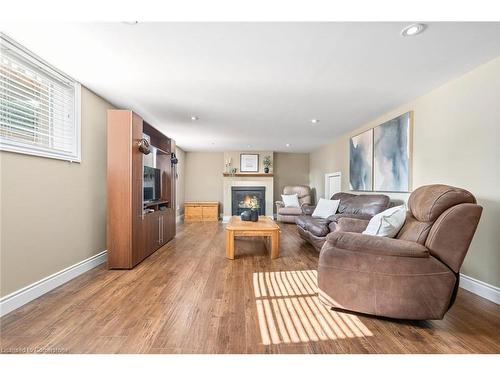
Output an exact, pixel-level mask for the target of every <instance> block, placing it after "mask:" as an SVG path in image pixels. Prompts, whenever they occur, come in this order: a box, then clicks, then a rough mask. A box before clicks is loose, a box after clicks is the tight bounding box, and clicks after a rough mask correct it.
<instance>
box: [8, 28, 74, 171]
mask: <svg viewBox="0 0 500 375" xmlns="http://www.w3.org/2000/svg"><path fill="white" fill-rule="evenodd" d="M0 43H1V51H0V149H1V150H5V151H12V152H20V153H25V154H30V155H38V156H45V157H51V158H56V159H63V160H70V161H80V85H79V84H78V83H77V82H75V81H74V80H72V79H71V78H69V77H67V76H66V75H64V74H63V73H61V72H59V71H57V70H56V69H55V68H53V67H51V66H50V65H48V64H47V63H45V62H44V61H43V60H41V59H40V58H39V57H37V56H35V55H34V54H33V53H31V52H29V51H27V50H26V49H24V48H23V47H22V46H20V45H19V44H17V43H16V42H14V41H13V40H12V39H10V38H8V37H6V36H5V35H3V34H0Z"/></svg>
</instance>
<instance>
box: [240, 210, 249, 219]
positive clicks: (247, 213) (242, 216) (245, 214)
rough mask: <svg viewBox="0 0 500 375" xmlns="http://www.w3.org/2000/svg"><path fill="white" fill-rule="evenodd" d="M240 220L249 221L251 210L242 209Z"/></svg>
mask: <svg viewBox="0 0 500 375" xmlns="http://www.w3.org/2000/svg"><path fill="white" fill-rule="evenodd" d="M240 217H241V221H251V219H252V212H251V211H250V210H246V211H243V212H242V213H241V215H240Z"/></svg>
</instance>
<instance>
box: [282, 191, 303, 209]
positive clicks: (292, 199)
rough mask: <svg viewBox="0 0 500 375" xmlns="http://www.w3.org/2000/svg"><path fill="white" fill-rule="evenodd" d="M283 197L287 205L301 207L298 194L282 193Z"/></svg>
mask: <svg viewBox="0 0 500 375" xmlns="http://www.w3.org/2000/svg"><path fill="white" fill-rule="evenodd" d="M281 199H282V200H283V203H284V204H285V207H300V203H299V197H298V196H297V194H290V195H284V194H282V195H281Z"/></svg>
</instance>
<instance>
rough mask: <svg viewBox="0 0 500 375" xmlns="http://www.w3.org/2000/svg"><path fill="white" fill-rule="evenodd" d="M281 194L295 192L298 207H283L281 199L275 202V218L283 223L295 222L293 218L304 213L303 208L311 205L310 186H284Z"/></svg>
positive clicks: (305, 208)
mask: <svg viewBox="0 0 500 375" xmlns="http://www.w3.org/2000/svg"><path fill="white" fill-rule="evenodd" d="M283 194H285V195H291V194H297V197H298V199H299V203H300V207H285V204H284V203H283V202H282V201H277V202H276V214H277V220H278V221H282V222H284V223H295V219H296V218H297V217H298V216H300V215H302V214H303V213H304V210H307V208H308V207H309V206H310V205H311V202H312V197H311V188H310V187H309V186H305V185H296V186H285V187H284V188H283Z"/></svg>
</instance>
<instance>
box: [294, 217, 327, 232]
mask: <svg viewBox="0 0 500 375" xmlns="http://www.w3.org/2000/svg"><path fill="white" fill-rule="evenodd" d="M296 223H297V225H298V226H300V227H301V228H302V229H304V230H306V231H308V232H310V233H311V234H313V235H314V236H316V237H325V236H326V235H327V234H328V233H330V230H329V229H328V224H329V223H330V221H329V220H328V219H321V218H317V217H311V216H306V215H302V216H299V217H298V218H297V220H296Z"/></svg>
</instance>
